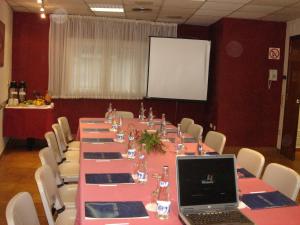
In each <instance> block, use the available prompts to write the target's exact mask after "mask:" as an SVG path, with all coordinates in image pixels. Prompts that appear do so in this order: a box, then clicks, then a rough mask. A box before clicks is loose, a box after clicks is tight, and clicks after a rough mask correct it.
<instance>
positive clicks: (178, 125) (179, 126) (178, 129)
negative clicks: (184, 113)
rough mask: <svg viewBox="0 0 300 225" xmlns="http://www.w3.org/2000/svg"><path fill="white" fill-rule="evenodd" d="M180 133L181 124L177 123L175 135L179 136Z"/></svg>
mask: <svg viewBox="0 0 300 225" xmlns="http://www.w3.org/2000/svg"><path fill="white" fill-rule="evenodd" d="M180 135H181V124H180V123H178V124H177V136H178V137H179V136H180Z"/></svg>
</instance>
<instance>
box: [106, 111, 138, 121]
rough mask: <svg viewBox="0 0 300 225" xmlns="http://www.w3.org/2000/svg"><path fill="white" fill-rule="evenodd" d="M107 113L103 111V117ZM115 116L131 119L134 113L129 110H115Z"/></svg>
mask: <svg viewBox="0 0 300 225" xmlns="http://www.w3.org/2000/svg"><path fill="white" fill-rule="evenodd" d="M107 113H108V112H106V113H105V118H106V117H107ZM116 116H117V117H121V118H123V119H124V118H126V119H133V118H134V115H133V113H132V112H129V111H116Z"/></svg>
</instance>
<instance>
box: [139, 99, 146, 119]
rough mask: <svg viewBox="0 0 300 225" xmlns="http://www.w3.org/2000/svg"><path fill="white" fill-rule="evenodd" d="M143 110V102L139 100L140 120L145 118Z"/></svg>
mask: <svg viewBox="0 0 300 225" xmlns="http://www.w3.org/2000/svg"><path fill="white" fill-rule="evenodd" d="M145 111H146V110H145V108H144V104H143V103H142V102H141V107H140V114H139V119H140V120H142V121H143V120H144V119H145Z"/></svg>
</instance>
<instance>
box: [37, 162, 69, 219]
mask: <svg viewBox="0 0 300 225" xmlns="http://www.w3.org/2000/svg"><path fill="white" fill-rule="evenodd" d="M35 181H36V183H37V186H38V190H39V192H40V196H41V199H42V203H43V207H44V210H45V214H46V217H47V220H48V223H49V225H55V222H54V219H53V215H52V209H56V210H59V209H61V208H63V207H64V205H63V203H62V201H61V198H60V195H59V192H58V189H57V186H56V184H55V178H54V176H53V173H52V171H51V169H50V167H49V166H47V165H44V166H42V167H40V168H38V169H37V170H36V172H35Z"/></svg>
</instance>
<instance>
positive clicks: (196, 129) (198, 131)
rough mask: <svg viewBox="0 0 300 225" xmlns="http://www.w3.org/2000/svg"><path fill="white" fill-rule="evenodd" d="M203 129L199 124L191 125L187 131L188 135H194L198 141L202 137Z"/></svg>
mask: <svg viewBox="0 0 300 225" xmlns="http://www.w3.org/2000/svg"><path fill="white" fill-rule="evenodd" d="M202 132H203V127H202V126H200V125H199V124H190V126H189V127H188V129H187V133H188V134H190V135H192V136H193V138H195V139H196V140H197V139H198V138H199V137H200V135H202Z"/></svg>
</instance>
